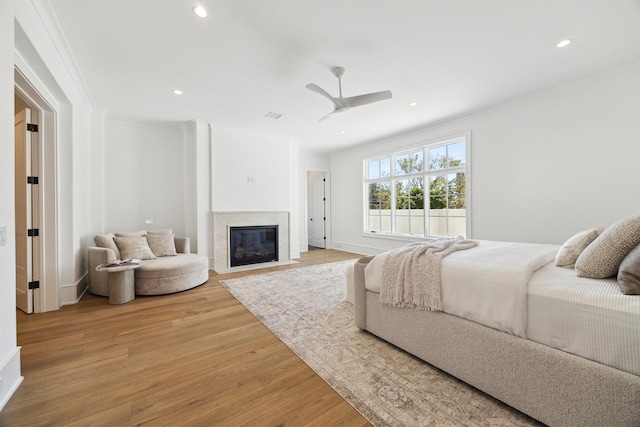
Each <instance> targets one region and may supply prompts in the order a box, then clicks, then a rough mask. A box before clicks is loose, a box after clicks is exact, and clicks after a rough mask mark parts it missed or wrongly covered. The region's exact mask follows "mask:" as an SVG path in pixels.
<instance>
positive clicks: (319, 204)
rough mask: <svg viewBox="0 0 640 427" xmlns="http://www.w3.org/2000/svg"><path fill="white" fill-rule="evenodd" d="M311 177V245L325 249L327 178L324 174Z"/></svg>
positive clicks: (315, 174)
mask: <svg viewBox="0 0 640 427" xmlns="http://www.w3.org/2000/svg"><path fill="white" fill-rule="evenodd" d="M310 177H311V194H310V198H311V208H310V210H309V212H310V216H309V245H310V246H315V247H317V248H324V247H325V223H326V216H325V185H324V184H325V178H324V174H323V173H314V174H312V175H310Z"/></svg>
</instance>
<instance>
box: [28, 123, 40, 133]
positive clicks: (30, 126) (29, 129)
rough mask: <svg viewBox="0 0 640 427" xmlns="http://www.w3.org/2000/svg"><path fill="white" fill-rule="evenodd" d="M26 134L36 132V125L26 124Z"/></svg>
mask: <svg viewBox="0 0 640 427" xmlns="http://www.w3.org/2000/svg"><path fill="white" fill-rule="evenodd" d="M27 132H38V125H34V124H32V123H27Z"/></svg>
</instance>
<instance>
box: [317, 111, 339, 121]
mask: <svg viewBox="0 0 640 427" xmlns="http://www.w3.org/2000/svg"><path fill="white" fill-rule="evenodd" d="M333 113H335V111H332V112H330V113H329V114H327V115H326V116H322V118H320V120H318V121H319V122H321V121H323V120H327V119H328V118H329V117H331V116H333Z"/></svg>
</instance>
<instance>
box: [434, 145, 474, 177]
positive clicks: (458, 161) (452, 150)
mask: <svg viewBox="0 0 640 427" xmlns="http://www.w3.org/2000/svg"><path fill="white" fill-rule="evenodd" d="M465 162H466V145H465V143H464V142H456V143H454V144H449V145H443V146H441V147H435V148H430V149H429V170H438V169H445V168H452V167H459V166H464V165H465Z"/></svg>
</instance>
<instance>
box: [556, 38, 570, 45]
mask: <svg viewBox="0 0 640 427" xmlns="http://www.w3.org/2000/svg"><path fill="white" fill-rule="evenodd" d="M570 43H571V39H565V40H562V41H561V42H559V43H558V44H557V45H556V47H565V46H569V44H570Z"/></svg>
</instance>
